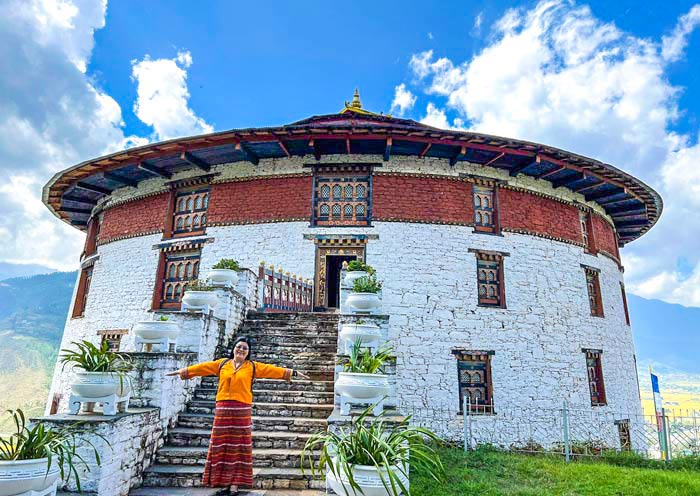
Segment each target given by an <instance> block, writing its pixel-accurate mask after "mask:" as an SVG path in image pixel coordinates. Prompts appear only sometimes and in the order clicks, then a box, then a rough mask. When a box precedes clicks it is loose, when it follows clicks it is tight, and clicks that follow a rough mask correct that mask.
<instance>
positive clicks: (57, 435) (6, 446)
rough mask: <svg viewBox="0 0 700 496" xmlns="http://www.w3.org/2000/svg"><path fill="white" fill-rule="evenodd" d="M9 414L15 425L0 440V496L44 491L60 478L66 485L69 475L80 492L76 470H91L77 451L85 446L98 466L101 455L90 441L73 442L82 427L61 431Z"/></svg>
mask: <svg viewBox="0 0 700 496" xmlns="http://www.w3.org/2000/svg"><path fill="white" fill-rule="evenodd" d="M9 413H10V415H12V419H13V421H14V423H15V432H13V433H12V434H10V435H9V436H8V437H2V436H0V496H10V495H16V494H24V493H27V492H29V491H37V492H41V491H46V490H48V489H49V488H51V486H53V485H54V484H56V481H57V480H58V478H59V476H60V477H61V479H64V480H65V481H66V482H67V481H68V480H70V477H71V475H74V476H75V483H76V486H77V488H78V491H80V477H79V476H78V471H77V469H76V467H77V465H78V464H81V465H83V466H84V467H85V468H86V469H87V470H88V471H89V470H90V467H89V466H88V465H87V464H86V463H85V460H84V459H83V457H82V456H81V455H80V454H79V453H78V448H79V447H80V446H84V445H87V446H89V447H90V448H92V451H93V453H94V455H95V461H96V462H97V464H98V465H99V464H100V455H99V453H98V452H97V450H96V449H95V447H94V446H93V445H92V443H90V441H88V440H83V441H82V442H81V443H77V442H76V440H77V437H78V436H79V435H80V433H81V431H82V424H81V423H75V424H72V425H70V426H66V427H61V428H54V427H47V426H45V425H44V424H41V423H35V424H30V425H27V422H26V418H25V416H24V412H23V411H22V410H21V409H17V410H14V411H9ZM96 435H97V436H99V437H102V436H100V435H99V434H96ZM102 439H103V440H105V441H106V442H107V444H109V442H108V441H107V440H106V439H104V438H102ZM66 470H67V473H66ZM54 494H55V493H54Z"/></svg>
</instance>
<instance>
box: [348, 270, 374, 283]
mask: <svg viewBox="0 0 700 496" xmlns="http://www.w3.org/2000/svg"><path fill="white" fill-rule="evenodd" d="M368 275H369V272H365V271H364V270H353V271H352V272H346V273H345V279H344V281H345V284H347V285H348V286H350V287H352V284H353V283H354V282H355V279H359V278H360V277H367V276H368Z"/></svg>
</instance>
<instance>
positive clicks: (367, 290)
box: [346, 274, 382, 313]
mask: <svg viewBox="0 0 700 496" xmlns="http://www.w3.org/2000/svg"><path fill="white" fill-rule="evenodd" d="M381 289H382V282H381V281H378V280H377V276H376V275H375V274H372V275H369V276H364V277H360V278H359V279H355V282H353V284H352V292H351V293H350V294H349V295H348V299H347V301H346V303H347V305H348V306H350V308H351V309H353V311H355V312H363V313H369V312H372V311H373V310H374V309H376V308H379V295H378V294H377V293H379V291H381Z"/></svg>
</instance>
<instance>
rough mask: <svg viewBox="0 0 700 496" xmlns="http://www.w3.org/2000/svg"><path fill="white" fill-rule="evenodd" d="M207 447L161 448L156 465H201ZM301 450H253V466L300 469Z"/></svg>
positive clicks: (314, 456) (315, 456)
mask: <svg viewBox="0 0 700 496" xmlns="http://www.w3.org/2000/svg"><path fill="white" fill-rule="evenodd" d="M208 450H209V448H208V447H205V446H167V445H166V446H163V447H162V448H160V449H159V450H158V453H157V455H156V463H158V464H161V465H202V466H204V464H205V462H206V461H207V451H208ZM301 453H302V450H301V449H280V448H255V449H254V450H253V466H255V467H280V468H284V467H288V468H298V467H301ZM320 456H321V452H320V451H312V452H311V453H310V457H311V460H314V462H315V461H317V460H318V459H319V458H320ZM309 463H310V462H309V459H308V457H306V456H305V457H304V466H305V467H309Z"/></svg>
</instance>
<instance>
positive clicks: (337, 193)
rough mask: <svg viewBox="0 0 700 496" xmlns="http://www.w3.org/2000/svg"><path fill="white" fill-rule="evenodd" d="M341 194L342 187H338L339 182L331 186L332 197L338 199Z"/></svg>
mask: <svg viewBox="0 0 700 496" xmlns="http://www.w3.org/2000/svg"><path fill="white" fill-rule="evenodd" d="M341 194H342V188H341V187H340V184H336V185H335V186H333V199H334V200H339V199H340V195H341Z"/></svg>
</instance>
